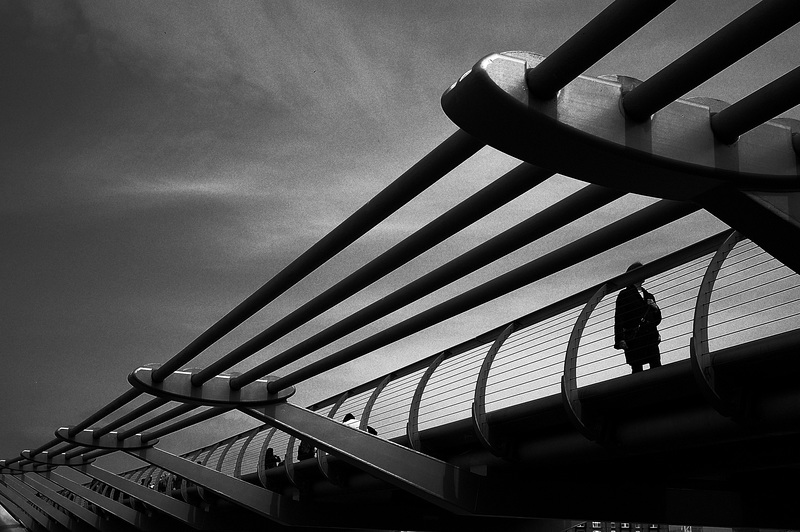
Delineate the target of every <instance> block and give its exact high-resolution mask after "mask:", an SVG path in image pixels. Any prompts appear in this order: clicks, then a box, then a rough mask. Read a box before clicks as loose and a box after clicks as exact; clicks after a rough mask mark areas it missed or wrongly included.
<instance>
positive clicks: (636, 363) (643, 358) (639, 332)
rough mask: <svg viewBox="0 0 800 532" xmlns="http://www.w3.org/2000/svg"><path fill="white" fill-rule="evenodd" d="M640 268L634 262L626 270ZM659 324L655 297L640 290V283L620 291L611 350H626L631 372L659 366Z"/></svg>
mask: <svg viewBox="0 0 800 532" xmlns="http://www.w3.org/2000/svg"><path fill="white" fill-rule="evenodd" d="M641 266H642V263H641V262H634V263H633V264H631V265H630V266H629V267H628V269H627V271H628V272H630V271H633V270H635V269H636V268H640V267H641ZM659 323H661V310H660V309H659V308H658V305H656V298H655V297H653V294H651V293H650V292H648V291H647V290H645V289H644V288H642V282H641V281H639V282H636V283H633V284H632V285H631V286H626V287H625V288H623V289H622V290H621V291H620V293H619V295H618V296H617V305H616V312H615V314H614V347H616V348H617V349H624V350H625V362H627V363H628V364H630V366H631V370H632V372H633V373H638V372H640V371H642V369H643V366H644V364H650V369H652V368H657V367H659V366H661V352H660V351H659V350H658V343H659V342H660V341H661V335H660V334H659V333H658V329H657V326H658V324H659Z"/></svg>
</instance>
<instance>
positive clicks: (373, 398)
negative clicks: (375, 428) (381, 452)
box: [358, 373, 394, 430]
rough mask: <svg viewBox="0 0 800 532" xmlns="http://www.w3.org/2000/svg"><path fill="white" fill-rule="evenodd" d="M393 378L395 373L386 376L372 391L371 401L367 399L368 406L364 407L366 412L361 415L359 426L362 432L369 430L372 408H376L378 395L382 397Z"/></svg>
mask: <svg viewBox="0 0 800 532" xmlns="http://www.w3.org/2000/svg"><path fill="white" fill-rule="evenodd" d="M393 376H394V374H393V373H390V374H388V375H386V376H385V377H384V378H383V380H381V382H379V383H378V385H377V386H376V387H375V389H374V390H373V391H372V395H370V396H369V399H367V404H366V405H364V412H362V413H361V421H360V422H359V425H358V428H360V429H361V430H367V427H368V426H369V416H370V415H371V414H372V407H374V406H375V401H377V400H378V395H380V393H381V392H382V391H383V389H384V388H386V385H387V384H389V382H390V381H391V380H392V378H393Z"/></svg>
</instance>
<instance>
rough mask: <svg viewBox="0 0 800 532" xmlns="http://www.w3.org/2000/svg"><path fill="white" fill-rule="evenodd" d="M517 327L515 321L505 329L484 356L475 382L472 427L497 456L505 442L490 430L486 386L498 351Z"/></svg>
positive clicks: (500, 453)
mask: <svg viewBox="0 0 800 532" xmlns="http://www.w3.org/2000/svg"><path fill="white" fill-rule="evenodd" d="M515 329H516V325H515V324H514V323H513V322H512V323H510V324H509V325H508V326H507V327H506V328H505V329H503V330H502V331H501V332H500V334H499V335H497V338H495V340H494V343H493V344H492V347H490V348H489V351H488V352H487V353H486V356H485V357H484V358H483V363H482V364H481V369H480V371H479V372H478V379H477V382H476V383H475V398H474V400H473V402H472V427H473V428H474V429H475V435H476V436H477V437H478V441H479V442H480V443H481V445H483V447H484V448H486V449H487V450H488V451H489V452H490V453H492V454H493V455H495V456H503V454H504V453H505V443H504V442H501V441H498V440H497V438H494V437H493V436H492V435H491V433H490V432H489V423H488V422H487V420H486V386H487V385H488V383H489V370H490V369H491V367H492V363H493V362H494V358H495V356H497V352H498V351H499V350H500V347H501V346H502V345H503V342H505V341H506V339H507V338H508V337H509V336H510V335H511V333H513V332H514V330H515Z"/></svg>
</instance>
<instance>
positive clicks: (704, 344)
mask: <svg viewBox="0 0 800 532" xmlns="http://www.w3.org/2000/svg"><path fill="white" fill-rule="evenodd" d="M743 238H744V237H743V235H741V234H740V233H739V232H738V231H733V232H732V233H731V234H730V236H728V238H727V239H726V240H725V242H723V243H722V245H721V246H720V247H719V249H718V250H717V252H716V253H715V254H714V257H713V258H712V259H711V262H710V263H709V264H708V268H707V269H706V273H705V275H704V276H703V281H702V283H701V284H700V291H699V293H698V294H697V300H696V303H695V308H694V320H693V324H692V343H691V361H692V372H693V373H694V377H695V381H696V382H697V383H698V385H699V386H700V389H701V390H702V392H703V395H704V396H705V397H706V399H707V400H708V401H709V403H710V404H711V405H712V406H713V407H714V408H715V409H716V410H717V411H718V412H719V413H721V414H723V415H725V416H730V415H732V414H733V413H734V412H735V410H736V406H735V405H734V401H733V399H732V398H729V397H725V395H724V394H722V393H720V391H719V387H718V386H717V382H716V378H715V372H714V365H713V360H712V357H711V354H710V353H709V349H708V314H709V310H710V306H711V295H712V293H713V291H714V283H715V281H716V280H717V275H718V274H719V271H720V270H721V269H722V264H723V263H724V262H725V259H726V258H727V257H728V255H729V254H730V252H731V251H732V250H733V248H734V246H736V244H737V243H738V242H739V241H740V240H742V239H743Z"/></svg>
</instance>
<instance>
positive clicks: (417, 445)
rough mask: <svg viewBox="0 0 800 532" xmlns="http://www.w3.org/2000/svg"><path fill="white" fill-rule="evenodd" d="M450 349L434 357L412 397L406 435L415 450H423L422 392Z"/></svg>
mask: <svg viewBox="0 0 800 532" xmlns="http://www.w3.org/2000/svg"><path fill="white" fill-rule="evenodd" d="M449 354H450V351H443V352H442V353H441V354H440V355H439V356H437V357H436V358H434V359H433V361H432V362H431V364H430V366H428V369H426V370H425V373H424V374H423V375H422V377H421V378H420V380H419V383H418V384H417V389H416V390H414V397H413V398H412V399H411V407H410V408H409V409H408V423H407V424H406V436H408V443H409V445H410V446H411V448H412V449H414V450H415V451H421V450H422V449H421V448H422V444H421V442H420V439H419V407H420V404H421V403H422V392H424V391H425V386H426V385H427V384H428V381H429V380H430V379H431V376H432V375H433V372H434V371H436V368H438V367H439V364H441V363H442V361H443V360H444V359H445V358H447V356H448V355H449Z"/></svg>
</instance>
